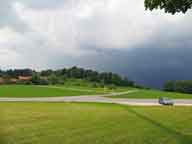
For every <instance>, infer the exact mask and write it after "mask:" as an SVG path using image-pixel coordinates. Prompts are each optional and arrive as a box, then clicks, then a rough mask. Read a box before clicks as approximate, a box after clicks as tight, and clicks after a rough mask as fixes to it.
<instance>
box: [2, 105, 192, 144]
mask: <svg viewBox="0 0 192 144" xmlns="http://www.w3.org/2000/svg"><path fill="white" fill-rule="evenodd" d="M191 113H192V107H128V106H121V105H115V104H97V103H0V114H1V115H0V143H1V144H53V143H54V144H192V115H191Z"/></svg>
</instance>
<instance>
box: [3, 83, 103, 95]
mask: <svg viewBox="0 0 192 144" xmlns="http://www.w3.org/2000/svg"><path fill="white" fill-rule="evenodd" d="M99 93H102V92H101V91H100V92H99V91H88V90H87V91H86V90H84V91H83V90H78V89H68V88H64V87H62V88H57V87H51V86H47V87H44V86H43V87H41V86H25V85H4V86H3V85H2V86H0V97H51V96H79V95H94V94H99Z"/></svg>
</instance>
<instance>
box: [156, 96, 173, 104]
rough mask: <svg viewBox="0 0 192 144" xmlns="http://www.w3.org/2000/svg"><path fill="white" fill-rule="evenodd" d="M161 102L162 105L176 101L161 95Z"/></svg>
mask: <svg viewBox="0 0 192 144" xmlns="http://www.w3.org/2000/svg"><path fill="white" fill-rule="evenodd" d="M159 104H162V105H174V102H173V100H171V99H170V98H165V97H160V98H159Z"/></svg>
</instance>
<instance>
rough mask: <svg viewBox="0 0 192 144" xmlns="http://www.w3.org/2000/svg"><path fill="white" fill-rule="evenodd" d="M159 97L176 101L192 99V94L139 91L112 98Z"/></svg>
mask: <svg viewBox="0 0 192 144" xmlns="http://www.w3.org/2000/svg"><path fill="white" fill-rule="evenodd" d="M159 97H168V98H176V99H192V94H183V93H175V92H164V91H159V90H141V89H138V90H137V91H136V92H134V93H129V94H126V95H121V96H112V98H159Z"/></svg>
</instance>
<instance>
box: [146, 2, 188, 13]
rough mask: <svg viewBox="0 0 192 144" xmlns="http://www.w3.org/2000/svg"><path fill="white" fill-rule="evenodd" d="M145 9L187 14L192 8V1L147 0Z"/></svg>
mask: <svg viewBox="0 0 192 144" xmlns="http://www.w3.org/2000/svg"><path fill="white" fill-rule="evenodd" d="M145 8H146V9H149V10H153V9H164V11H165V12H166V13H172V14H175V13H178V12H183V13H186V12H187V10H189V9H191V8H192V0H145Z"/></svg>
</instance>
